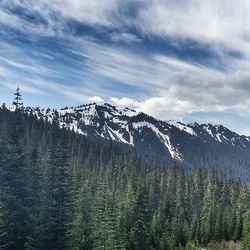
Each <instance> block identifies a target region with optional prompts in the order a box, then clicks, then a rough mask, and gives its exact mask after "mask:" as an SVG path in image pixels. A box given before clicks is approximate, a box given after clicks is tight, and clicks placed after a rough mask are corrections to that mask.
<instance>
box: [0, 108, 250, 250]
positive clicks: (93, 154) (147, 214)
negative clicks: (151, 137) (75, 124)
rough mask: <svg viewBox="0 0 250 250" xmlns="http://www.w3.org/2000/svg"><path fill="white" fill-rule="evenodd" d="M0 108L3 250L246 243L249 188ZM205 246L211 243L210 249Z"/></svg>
mask: <svg viewBox="0 0 250 250" xmlns="http://www.w3.org/2000/svg"><path fill="white" fill-rule="evenodd" d="M198 167H199V168H197V170H196V171H194V172H192V173H186V172H185V169H183V168H182V167H181V166H177V165H174V166H164V167H163V166H158V165H157V164H155V163H154V162H152V161H148V160H146V159H143V158H140V157H138V156H136V154H135V153H133V152H131V151H130V152H129V151H128V152H124V151H122V150H121V149H119V148H118V147H116V146H115V145H114V144H112V143H111V142H104V141H101V140H97V139H96V140H94V139H89V138H88V137H86V136H82V135H78V134H76V133H74V132H72V131H69V130H67V129H66V128H62V129H59V127H58V124H56V123H52V124H50V123H48V122H47V121H43V120H42V119H40V120H38V119H37V117H36V116H32V115H30V116H27V115H26V114H24V113H23V112H22V110H20V109H16V111H14V112H10V111H9V110H7V109H6V108H5V107H4V106H3V107H2V108H1V109H0V249H6V250H15V249H17V250H22V249H43V250H57V249H58V250H63V249H73V250H74V249H75V250H83V249H142V250H145V249H170V250H172V249H177V250H178V249H197V250H198V249H202V248H203V249H219V248H212V246H213V245H216V244H220V243H221V242H229V241H232V242H241V243H240V244H241V246H242V249H250V189H249V185H248V184H247V183H244V182H241V181H240V180H235V179H232V178H230V177H227V176H225V175H223V173H221V172H217V171H215V170H214V169H210V170H208V171H206V170H205V169H203V168H202V166H198ZM209 246H210V247H211V248H209Z"/></svg>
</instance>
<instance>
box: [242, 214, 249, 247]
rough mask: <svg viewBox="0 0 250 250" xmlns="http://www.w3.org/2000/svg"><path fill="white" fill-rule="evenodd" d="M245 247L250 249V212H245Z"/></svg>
mask: <svg viewBox="0 0 250 250" xmlns="http://www.w3.org/2000/svg"><path fill="white" fill-rule="evenodd" d="M243 249H244V250H250V212H249V211H248V212H247V213H246V214H245V218H244V228H243Z"/></svg>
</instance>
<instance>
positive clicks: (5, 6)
mask: <svg viewBox="0 0 250 250" xmlns="http://www.w3.org/2000/svg"><path fill="white" fill-rule="evenodd" d="M249 24H250V1H246V0H227V1H225V0H203V1H201V0H126V1H124V0H105V1H104V0H36V1H34V0H0V102H7V103H8V104H10V103H11V99H12V93H13V91H14V89H15V88H16V86H17V85H19V86H20V87H21V90H22V93H23V98H24V103H25V105H31V106H50V107H64V106H74V105H78V104H84V103H89V102H97V103H102V102H109V103H111V104H115V105H118V106H129V107H132V108H135V109H137V110H140V111H144V112H146V113H148V114H150V115H153V116H155V117H157V118H160V119H162V120H167V119H179V120H182V121H184V122H192V121H197V122H200V123H202V122H211V123H216V124H223V125H225V126H227V127H229V128H230V129H232V130H235V131H236V132H239V133H240V134H246V135H250V98H249V96H250V25H249Z"/></svg>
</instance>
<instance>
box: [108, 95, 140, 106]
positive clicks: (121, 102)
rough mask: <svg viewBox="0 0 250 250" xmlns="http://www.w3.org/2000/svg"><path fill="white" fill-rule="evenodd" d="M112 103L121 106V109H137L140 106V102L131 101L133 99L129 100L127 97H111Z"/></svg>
mask: <svg viewBox="0 0 250 250" xmlns="http://www.w3.org/2000/svg"><path fill="white" fill-rule="evenodd" d="M110 102H111V103H112V104H114V105H116V106H120V107H129V106H132V107H137V106H139V102H137V101H135V100H133V99H131V98H127V97H123V98H117V97H111V98H110Z"/></svg>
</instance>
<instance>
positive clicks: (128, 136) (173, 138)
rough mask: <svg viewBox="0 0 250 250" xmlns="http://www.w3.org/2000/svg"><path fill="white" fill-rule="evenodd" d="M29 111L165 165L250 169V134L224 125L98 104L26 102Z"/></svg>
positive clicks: (233, 169)
mask: <svg viewBox="0 0 250 250" xmlns="http://www.w3.org/2000/svg"><path fill="white" fill-rule="evenodd" d="M25 112H27V113H29V114H31V113H32V114H33V115H37V117H38V118H39V119H40V118H42V119H45V120H48V121H49V122H52V121H56V122H58V123H59V126H61V127H63V126H65V127H67V128H69V129H70V130H73V131H75V132H77V133H79V134H83V135H86V136H89V137H100V138H103V139H106V140H112V141H116V142H119V143H121V144H123V145H127V146H131V147H132V148H134V149H135V150H136V151H137V153H139V154H140V155H142V156H146V157H148V158H151V159H154V160H157V161H158V162H160V163H163V164H166V165H167V164H169V163H172V162H173V161H176V162H179V163H182V164H183V165H185V166H186V167H188V168H190V169H193V168H197V167H204V168H206V167H216V168H219V169H223V170H225V168H226V172H227V173H229V172H230V174H233V175H236V176H238V175H237V171H243V173H241V176H242V174H243V176H244V172H246V174H247V173H248V172H250V171H249V170H250V137H247V136H241V135H238V134H237V133H235V132H233V131H231V130H229V129H227V128H225V127H223V126H221V125H212V124H198V123H190V124H184V123H182V122H179V121H160V120H157V119H155V118H153V117H151V116H149V115H146V114H144V113H138V112H136V111H134V110H131V109H129V108H125V109H119V108H117V107H114V106H111V105H109V104H104V105H97V104H95V103H93V104H88V105H81V106H78V107H71V108H68V107H66V108H63V109H49V108H46V109H42V108H31V107H27V108H25ZM248 175H249V174H248Z"/></svg>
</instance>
